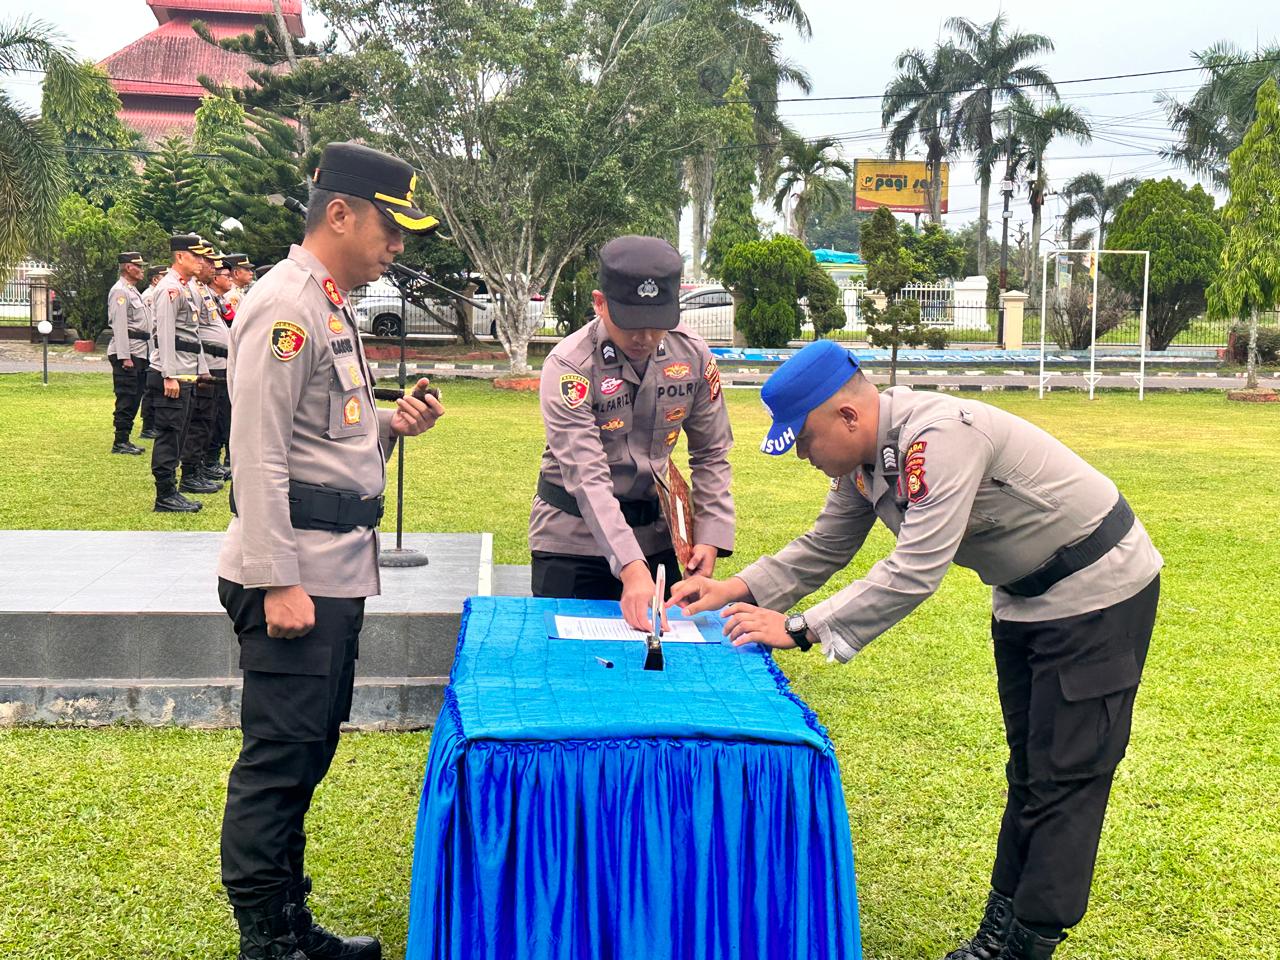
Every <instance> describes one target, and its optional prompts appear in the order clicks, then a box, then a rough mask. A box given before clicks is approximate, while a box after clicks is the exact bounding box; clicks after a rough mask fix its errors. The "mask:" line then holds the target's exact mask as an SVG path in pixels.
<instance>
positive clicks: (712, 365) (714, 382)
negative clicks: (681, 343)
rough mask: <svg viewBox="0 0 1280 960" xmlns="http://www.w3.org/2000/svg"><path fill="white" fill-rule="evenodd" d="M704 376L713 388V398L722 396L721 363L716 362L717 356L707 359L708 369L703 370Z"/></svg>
mask: <svg viewBox="0 0 1280 960" xmlns="http://www.w3.org/2000/svg"><path fill="white" fill-rule="evenodd" d="M702 378H703V379H704V380H706V381H707V386H708V387H709V388H710V390H711V399H712V400H715V399H717V398H718V397H719V396H720V364H718V363H716V358H715V357H712V358H711V359H710V360H708V361H707V366H706V369H705V370H703V371H702Z"/></svg>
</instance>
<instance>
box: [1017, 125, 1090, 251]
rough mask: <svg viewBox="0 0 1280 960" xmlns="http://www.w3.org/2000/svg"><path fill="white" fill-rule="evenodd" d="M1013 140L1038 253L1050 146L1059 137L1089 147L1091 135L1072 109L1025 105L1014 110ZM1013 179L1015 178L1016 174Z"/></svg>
mask: <svg viewBox="0 0 1280 960" xmlns="http://www.w3.org/2000/svg"><path fill="white" fill-rule="evenodd" d="M1014 116H1015V118H1014V121H1013V137H1014V140H1015V143H1016V144H1017V146H1015V148H1014V153H1015V157H1016V159H1015V170H1016V171H1018V172H1020V173H1021V175H1022V176H1024V177H1026V184H1027V199H1028V200H1029V201H1030V204H1031V247H1030V249H1031V250H1032V251H1035V252H1036V253H1038V251H1039V250H1040V222H1041V218H1042V211H1043V209H1044V201H1045V197H1046V195H1047V194H1048V192H1049V172H1048V168H1047V161H1046V159H1045V157H1046V154H1047V153H1048V151H1049V144H1050V143H1052V142H1053V141H1054V140H1056V139H1058V138H1059V137H1070V138H1071V139H1072V140H1075V141H1076V142H1077V143H1088V142H1089V141H1090V140H1091V139H1092V138H1093V131H1092V129H1091V128H1090V126H1089V121H1088V120H1087V119H1085V116H1084V114H1082V113H1080V111H1078V110H1076V108H1075V107H1070V106H1067V105H1066V104H1062V103H1050V104H1048V105H1047V106H1044V107H1037V106H1036V105H1035V104H1030V103H1029V104H1027V105H1026V106H1024V107H1021V108H1015V115H1014ZM1015 175H1016V174H1015Z"/></svg>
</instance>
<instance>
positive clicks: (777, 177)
mask: <svg viewBox="0 0 1280 960" xmlns="http://www.w3.org/2000/svg"><path fill="white" fill-rule="evenodd" d="M836 174H841V175H842V176H843V177H844V178H848V177H851V176H853V167H852V166H850V165H849V164H848V162H846V161H845V160H842V159H841V158H840V156H839V153H838V149H837V146H836V141H835V140H833V139H832V138H831V137H819V138H818V139H817V140H814V141H812V142H810V141H808V140H805V139H804V138H802V137H797V136H788V137H785V138H784V139H783V141H782V162H781V163H779V164H778V167H777V169H776V170H774V171H773V182H774V183H775V184H776V185H777V191H776V192H775V193H774V195H773V209H774V210H776V211H777V212H778V213H781V214H788V211H787V205H788V203H790V204H792V209H791V211H790V213H789V219H790V222H791V234H792V236H794V237H795V238H796V239H797V240H799V241H800V242H801V243H804V242H805V230H806V229H807V228H808V226H809V213H810V211H811V210H825V209H829V208H831V207H834V206H835V205H836V204H838V203H839V202H840V191H839V190H838V189H837V188H836V182H837V181H836V176H835V175H836Z"/></svg>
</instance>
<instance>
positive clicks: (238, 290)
mask: <svg viewBox="0 0 1280 960" xmlns="http://www.w3.org/2000/svg"><path fill="white" fill-rule="evenodd" d="M248 292H249V287H247V286H246V287H242V286H240V285H239V284H237V283H235V282H234V281H233V282H232V284H231V289H230V290H228V291H227V292H226V294H225V295H224V296H223V298H222V300H223V302H224V303H225V304H226V305H227V306H228V307H230V308H231V309H232V310H233V311H234V312H235V313H236V315H239V313H240V303H241V301H243V300H244V297H245V294H246V293H248Z"/></svg>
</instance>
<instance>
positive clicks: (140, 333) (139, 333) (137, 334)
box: [129, 330, 151, 340]
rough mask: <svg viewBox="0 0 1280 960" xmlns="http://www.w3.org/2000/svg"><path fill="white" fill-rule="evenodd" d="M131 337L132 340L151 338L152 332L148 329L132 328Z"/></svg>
mask: <svg viewBox="0 0 1280 960" xmlns="http://www.w3.org/2000/svg"><path fill="white" fill-rule="evenodd" d="M129 339H130V340H150V339H151V334H149V333H147V331H145V330H130V331H129Z"/></svg>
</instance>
